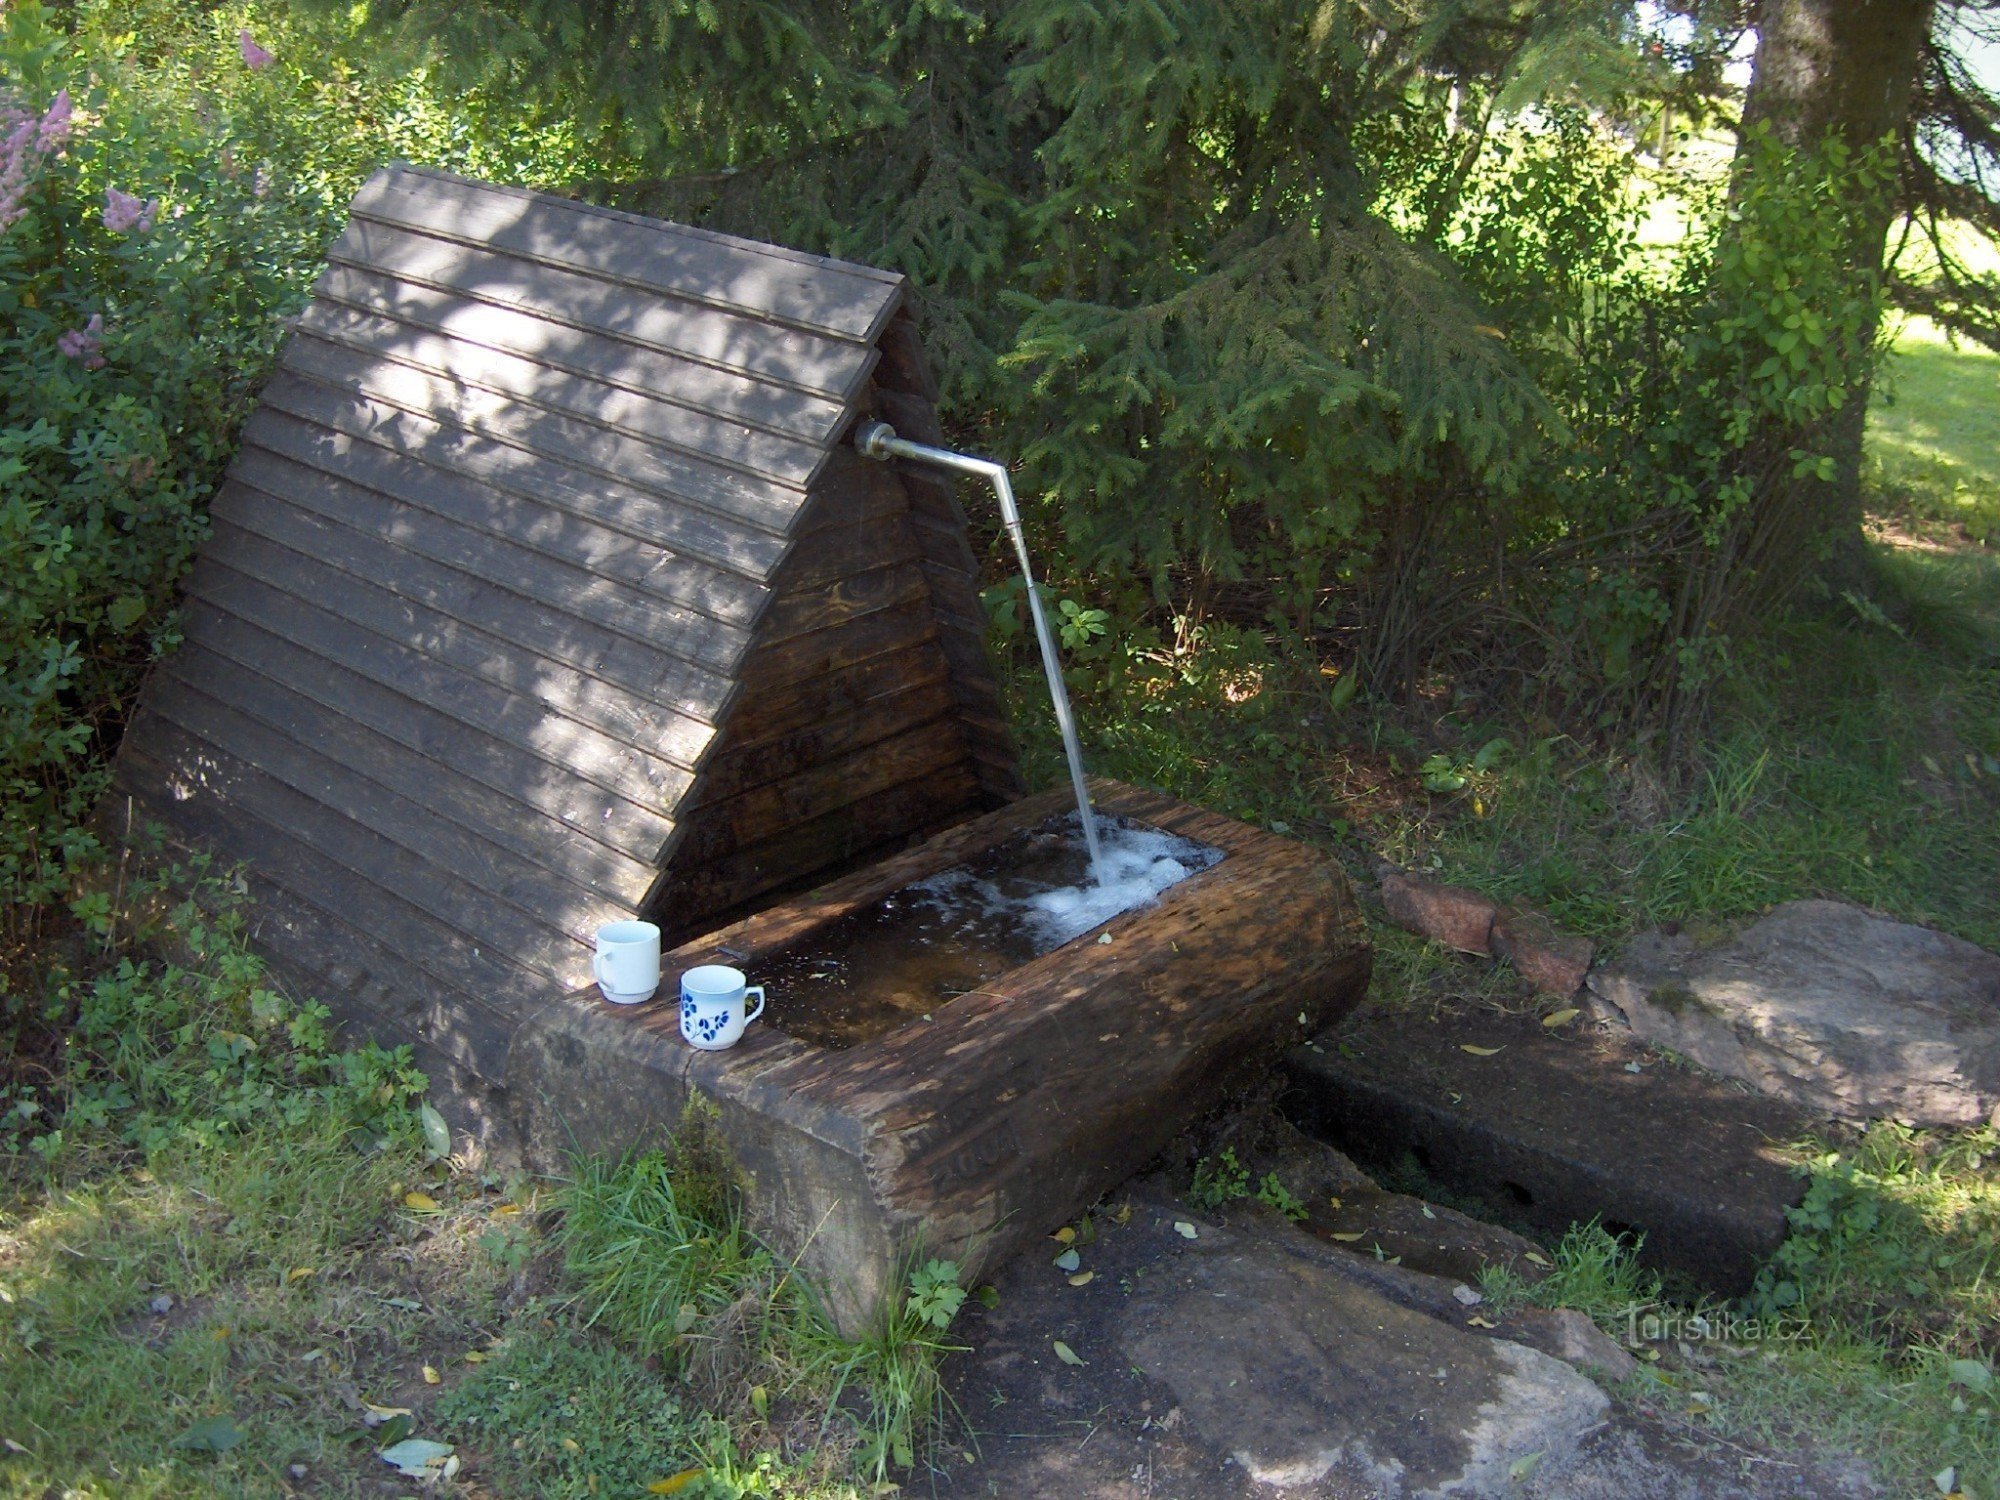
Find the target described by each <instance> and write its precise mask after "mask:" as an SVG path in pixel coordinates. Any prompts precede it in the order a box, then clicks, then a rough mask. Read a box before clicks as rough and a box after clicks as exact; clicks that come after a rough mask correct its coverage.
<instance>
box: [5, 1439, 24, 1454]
mask: <svg viewBox="0 0 2000 1500" xmlns="http://www.w3.org/2000/svg"><path fill="white" fill-rule="evenodd" d="M0 1448H5V1449H6V1450H7V1451H8V1452H9V1453H26V1452H27V1451H28V1450H27V1449H26V1448H23V1447H22V1446H21V1445H20V1444H19V1443H17V1442H15V1441H14V1440H13V1439H12V1438H0Z"/></svg>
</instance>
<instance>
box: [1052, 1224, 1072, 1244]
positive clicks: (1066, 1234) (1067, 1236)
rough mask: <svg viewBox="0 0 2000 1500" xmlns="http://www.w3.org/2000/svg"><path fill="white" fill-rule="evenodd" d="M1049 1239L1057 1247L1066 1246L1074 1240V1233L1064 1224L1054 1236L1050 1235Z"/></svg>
mask: <svg viewBox="0 0 2000 1500" xmlns="http://www.w3.org/2000/svg"><path fill="white" fill-rule="evenodd" d="M1049 1238H1050V1239H1052V1240H1054V1241H1055V1242H1056V1243H1057V1244H1058V1245H1067V1244H1068V1243H1069V1242H1070V1241H1071V1240H1073V1239H1075V1238H1076V1231H1075V1230H1074V1229H1072V1228H1070V1227H1069V1225H1067V1224H1065V1225H1063V1227H1062V1228H1060V1229H1058V1230H1057V1231H1056V1232H1055V1233H1054V1234H1052V1235H1050V1236H1049Z"/></svg>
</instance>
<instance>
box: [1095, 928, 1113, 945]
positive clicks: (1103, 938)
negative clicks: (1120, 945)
mask: <svg viewBox="0 0 2000 1500" xmlns="http://www.w3.org/2000/svg"><path fill="white" fill-rule="evenodd" d="M1097 941H1098V942H1099V943H1100V944H1102V945H1104V946H1107V947H1108V946H1109V945H1110V943H1111V934H1110V933H1108V932H1100V933H1099V934H1098V935H1097Z"/></svg>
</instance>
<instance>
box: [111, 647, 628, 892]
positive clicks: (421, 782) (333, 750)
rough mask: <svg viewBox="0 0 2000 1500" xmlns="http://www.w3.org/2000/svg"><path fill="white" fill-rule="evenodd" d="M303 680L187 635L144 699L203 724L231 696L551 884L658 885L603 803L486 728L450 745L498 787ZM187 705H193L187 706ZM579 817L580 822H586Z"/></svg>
mask: <svg viewBox="0 0 2000 1500" xmlns="http://www.w3.org/2000/svg"><path fill="white" fill-rule="evenodd" d="M273 644H278V643H275V642H274V643H273ZM308 660H310V659H308ZM267 665H268V664H267ZM298 685H299V684H297V683H296V682H292V681H287V682H279V681H276V680H274V679H272V678H271V677H268V676H265V675H261V674H260V673H258V672H256V671H254V670H253V669H251V668H248V667H245V666H242V665H241V664H239V663H237V662H234V661H231V660H229V659H227V658H225V657H220V656H216V655H214V654H213V653H212V652H210V651H209V650H208V649H207V648H206V647H204V646H202V645H200V644H199V643H197V642H194V641H188V642H184V643H183V644H182V645H181V647H180V649H179V650H177V651H174V652H172V653H171V654H169V655H168V656H167V657H165V658H164V659H163V660H162V661H161V662H160V663H159V665H158V666H157V667H156V668H155V669H154V673H153V676H152V677H151V679H149V681H148V682H147V685H146V693H145V702H146V704H147V706H148V707H151V708H155V709H157V710H158V711H159V712H161V713H162V714H164V715H165V716H166V717H168V718H170V719H173V720H175V721H176V722H177V723H182V724H188V725H190V726H191V727H193V728H195V729H197V730H199V729H200V728H201V727H202V725H201V721H200V720H199V719H197V718H191V717H190V715H194V714H197V713H200V712H212V711H213V710H212V709H197V708H196V707H194V706H193V705H196V704H202V705H206V704H212V703H228V704H229V705H230V711H231V712H238V711H240V712H241V713H243V714H244V715H245V716H247V717H249V718H251V719H254V720H255V721H256V722H258V723H260V724H263V725H265V726H266V727H267V728H269V729H271V730H273V731H275V732H276V733H278V734H281V735H283V736H285V737H286V738H287V739H289V740H291V741H293V742H294V743H297V744H300V745H309V746H311V747H313V748H314V749H315V750H317V751H319V752H320V753H321V754H323V755H325V756H326V757H327V758H328V759H330V760H333V761H335V762H336V763H338V764H339V765H341V766H343V767H345V768H347V769H348V770H350V771H352V772H353V773H354V774H356V775H360V776H365V777H366V778H367V779H368V780H370V781H372V782H374V783H375V784H376V785H378V786H381V787H384V788H386V789H387V790H389V791H391V792H395V793H397V794H399V795H401V796H403V797H406V798H410V799H412V800H415V801H420V802H422V803H423V804H424V805H425V806H426V807H428V808H430V809H431V810H432V811H434V812H436V813H438V814H439V815H440V816H442V817H446V818H449V819H451V820H452V821H453V822H454V823H456V824H458V826H459V827H461V828H464V829H467V830H470V831H472V832H475V833H478V834H481V835H483V836H485V837H488V838H491V839H492V840H493V841H494V842H495V843H497V844H500V845H501V846H502V847H504V848H507V849H510V850H512V851H513V852H514V853H515V854H517V855H519V856H521V857H522V858H523V859H525V860H528V861H530V862H532V863H534V864H535V865H537V866H538V867H539V868H541V869H543V870H545V871H546V872H547V876H546V878H547V879H549V880H551V881H554V882H562V881H570V882H573V883H575V884H577V885H579V886H581V887H583V888H584V889H585V890H587V891H591V892H594V893H595V894H596V895H598V896H600V897H602V898H603V899H605V900H607V901H613V902H617V903H619V904H620V905H623V906H626V907H634V908H635V907H636V906H637V905H638V903H639V901H640V900H641V899H643V898H644V896H645V894H646V892H647V891H648V890H649V889H650V888H651V887H652V884H653V881H654V879H655V877H656V876H657V875H658V871H657V870H656V869H655V868H654V867H653V865H652V864H651V863H650V862H648V861H645V860H640V859H637V858H635V857H633V856H632V855H630V854H628V853H625V852H623V851H621V850H619V849H617V848H615V847H613V846H612V845H609V844H605V843H600V842H599V841H598V840H597V839H595V838H592V837H589V836H588V835H589V834H590V833H591V832H592V828H591V826H590V825H591V824H593V823H597V822H602V821H603V819H602V817H601V813H602V811H603V809H600V808H597V807H595V806H592V807H590V808H588V809H587V811H588V814H589V816H585V815H584V814H585V812H586V809H585V808H584V806H583V803H582V799H580V798H578V797H577V796H576V795H575V789H574V784H573V783H569V782H567V781H566V780H565V781H564V782H563V783H562V784H560V785H558V786H556V787H554V788H552V789H548V790H552V791H553V793H554V795H553V796H545V795H544V791H545V789H544V788H542V787H541V786H539V785H538V784H537V783H538V781H539V780H541V779H543V778H546V777H548V776H549V773H550V772H551V771H552V770H553V768H552V767H550V766H548V765H547V764H546V763H544V762H541V761H536V760H532V759H530V758H528V757H526V756H523V755H519V754H518V752H515V751H513V750H512V748H511V747H508V746H503V745H500V744H498V743H497V742H492V741H488V740H487V739H486V737H485V736H484V735H476V734H473V733H471V732H470V731H467V730H464V729H462V728H460V727H458V726H448V727H447V731H446V732H447V733H450V732H452V731H456V733H455V737H454V740H453V746H454V748H455V749H457V750H458V751H459V752H460V757H461V758H465V755H464V752H465V750H466V749H468V748H470V747H471V746H472V745H474V744H475V743H477V744H479V745H481V746H483V747H485V748H487V749H490V751H491V755H492V760H493V762H494V764H492V765H490V766H487V767H486V774H487V775H489V776H490V777H491V778H492V779H493V780H495V781H499V782H502V783H503V784H504V785H503V787H501V788H498V789H496V788H495V787H494V786H492V785H490V784H487V783H483V782H481V781H478V780H475V779H473V778H471V777H469V776H467V775H466V774H465V773H464V772H462V771H459V770H457V769H454V768H453V767H451V766H449V765H446V764H445V763H444V762H443V761H442V760H440V759H438V758H437V757H435V756H433V755H429V754H426V753H425V752H424V751H423V750H422V749H420V748H416V747H414V746H412V745H411V744H409V743H407V742H406V741H405V740H398V739H391V738H390V737H389V736H387V735H385V734H380V733H378V732H376V731H375V730H373V729H371V728H369V727H367V725H366V724H365V723H364V722H363V721H362V717H361V715H360V714H359V713H357V712H355V711H353V709H354V704H355V700H356V696H357V695H356V694H354V693H353V692H351V691H350V692H342V691H340V690H339V689H338V688H335V689H332V690H328V689H327V688H326V686H325V685H324V682H322V683H321V684H319V686H320V690H321V692H322V693H323V694H324V695H325V696H327V697H331V698H336V699H339V700H340V701H341V703H342V705H343V706H342V708H341V709H338V710H336V709H333V708H329V707H327V706H326V704H324V703H322V702H319V701H317V700H315V699H313V698H311V697H308V696H305V695H304V694H303V693H300V692H298V691H295V688H296V687H297V686H298ZM309 685H310V684H309ZM351 685H352V680H351V679H350V686H351ZM181 702H186V703H188V704H189V705H190V706H189V707H188V708H187V709H186V710H185V711H183V710H181V708H180V707H179V704H180V703H181ZM408 719H409V716H408V715H400V716H399V722H398V726H397V727H398V729H399V730H400V731H401V732H402V733H404V734H405V736H407V737H409V738H417V739H419V740H420V741H421V739H422V731H421V729H419V730H418V731H417V733H416V734H414V735H412V734H411V726H410V724H409V722H408ZM225 748H227V747H226V746H225ZM500 792H504V793H505V795H501V794H499V793H500ZM517 796H531V797H536V798H537V800H538V801H544V802H545V803H546V806H530V805H529V804H528V803H527V802H524V801H516V800H515V798H516V797H517ZM633 811H634V812H635V813H636V811H637V810H636V809H634V810H633ZM579 822H580V823H582V825H583V826H582V827H580V828H579V827H578V826H577V823H579ZM666 833H667V825H665V824H659V825H657V826H656V828H655V831H654V832H653V833H652V834H651V836H650V838H651V843H650V850H657V849H658V847H659V845H660V844H661V843H663V842H665V839H666ZM650 850H649V852H650Z"/></svg>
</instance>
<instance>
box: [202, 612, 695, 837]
mask: <svg viewBox="0 0 2000 1500" xmlns="http://www.w3.org/2000/svg"><path fill="white" fill-rule="evenodd" d="M185 623H186V635H187V640H186V642H185V643H184V644H183V645H182V647H181V648H180V649H181V653H183V654H185V653H187V652H189V651H190V650H191V649H196V650H200V651H202V652H203V653H204V654H203V655H202V656H200V657H197V658H194V659H192V660H191V661H190V662H189V664H188V666H187V668H186V671H187V673H188V674H189V675H190V676H193V677H194V679H195V680H196V681H197V682H199V683H211V682H213V684H214V689H215V691H217V692H227V693H228V695H229V696H230V698H231V700H232V701H233V702H235V703H236V705H237V706H238V707H240V708H244V709H246V710H247V711H249V712H252V713H264V712H269V713H271V714H272V715H274V716H275V715H276V714H278V713H279V712H281V711H283V710H284V709H285V708H286V704H285V702H284V699H283V697H282V696H281V695H280V690H281V689H282V692H283V693H287V694H293V695H297V696H300V697H304V698H306V699H308V700H309V701H311V702H312V703H315V704H317V705H319V707H320V708H321V709H322V710H324V711H325V712H327V713H329V714H332V715H334V716H335V717H336V718H339V719H348V720H352V721H353V722H354V723H355V724H358V725H360V726H361V727H363V728H364V729H367V730H369V731H371V732H373V733H375V734H378V735H380V736H381V737H382V738H384V739H387V740H391V741H394V742H395V743H397V744H399V745H405V746H407V747H409V748H410V749H411V750H413V751H414V752H416V753H417V754H418V755H419V756H421V757H423V758H424V759H425V760H427V761H431V762H435V763H436V764H437V765H438V766H439V767H441V768H442V769H444V770H446V771H455V772H458V773H461V774H463V775H464V776H466V777H468V778H469V779H471V780H472V781H475V782H477V783H478V784H479V785H480V786H482V787H484V788H486V789H487V795H488V796H489V797H490V798H491V799H492V801H493V802H494V803H495V804H496V805H497V804H499V803H501V802H503V801H513V802H518V803H519V804H520V805H521V807H522V808H524V809H526V810H527V816H528V818H529V820H530V821H529V824H528V826H531V827H532V826H533V820H534V819H535V818H538V817H539V818H545V819H546V820H547V823H546V826H545V827H544V829H543V832H542V834H541V847H543V848H544V849H545V851H546V853H545V855H544V857H545V858H546V859H549V860H557V859H563V858H565V855H564V851H565V850H566V849H567V847H568V843H569V840H570V839H572V838H577V837H583V838H588V839H591V840H594V841H596V842H599V843H603V844H605V845H608V846H609V847H610V848H612V849H614V850H616V851H618V852H619V853H621V854H623V855H625V856H626V857H627V858H629V859H632V860H636V861H638V862H640V863H642V864H646V865H649V866H650V865H652V864H654V863H655V862H656V860H657V858H658V855H659V853H660V851H661V849H662V848H664V847H665V845H666V843H667V840H668V839H669V838H670V837H671V836H672V833H673V827H674V824H673V820H672V819H671V818H668V817H665V816H663V815H662V814H660V813H657V812H654V811H652V810H651V809H649V808H645V807H641V806H640V805H639V804H638V803H636V802H633V801H632V800H631V799H629V798H626V797H621V796H619V795H618V794H616V793H615V792H611V791H607V790H606V789H604V788H603V787H600V786H597V785H595V784H594V783H592V782H588V781H584V780H582V779H580V778H579V777H577V776H575V775H573V774H572V773H571V772H570V770H569V768H568V767H566V766H563V765H560V764H559V763H558V762H556V761H554V760H551V759H549V758H548V757H547V756H545V755H543V754H542V753H541V752H539V751H536V750H531V749H528V748H525V747H522V746H520V745H517V744H515V743H513V742H512V741H510V740H507V739H504V738H502V737H500V736H497V735H492V734H488V733H486V732H484V731H482V730H480V729H478V728H476V727H474V726H472V725H470V724H467V723H466V722H464V721H463V720H461V719H456V718H453V717H452V716H451V715H450V714H447V713H445V712H443V711H441V710H439V709H435V708H432V707H430V706H429V705H428V704H423V703H419V702H416V701H415V700H413V699H411V698H408V697H405V696H403V695H402V694H401V693H399V692H396V691H395V690H393V689H390V688H386V687H383V686H382V685H381V684H379V683H377V682H375V681H374V680H372V679H371V678H368V677H365V676H362V675H361V674H360V673H358V672H354V671H350V670H349V669H347V668H346V667H344V666H341V665H340V664H339V663H337V662H334V661H331V660H329V659H328V658H326V657H323V656H320V655H318V654H317V653H315V652H312V651H310V650H307V649H305V648H304V647H301V646H299V645H297V644H295V643H294V642H292V641H289V640H286V639H285V638H284V637H283V636H281V635H278V634H274V633H272V632H270V631H266V630H263V629H260V628H259V627H257V626H255V625H253V624H251V623H250V622H249V621H246V620H242V619H239V618H237V617H236V616H235V615H231V614H228V613H226V612H225V611H222V610H218V609H213V608H211V607H209V606H207V605H204V604H202V603H201V602H200V601H199V600H195V601H190V604H189V606H188V608H187V611H186V622H185ZM221 663H226V664H227V665H228V667H229V668H230V669H231V673H230V675H229V676H228V677H225V676H223V675H218V676H216V677H214V678H211V677H210V676H209V673H211V672H219V671H220V667H219V664H221ZM176 670H179V669H178V668H176ZM237 673H240V674H242V676H241V680H240V682H238V681H236V680H234V674H237ZM195 674H199V675H198V676H197V675H195ZM225 682H226V683H227V684H228V685H227V686H225ZM281 727H282V726H281ZM475 795H477V794H475Z"/></svg>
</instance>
